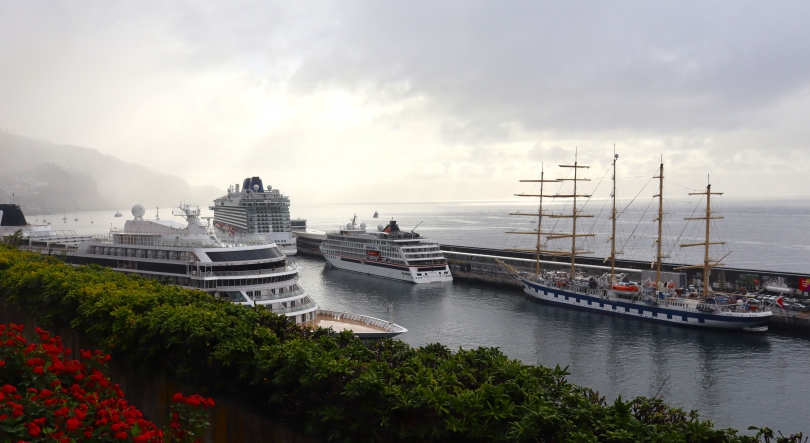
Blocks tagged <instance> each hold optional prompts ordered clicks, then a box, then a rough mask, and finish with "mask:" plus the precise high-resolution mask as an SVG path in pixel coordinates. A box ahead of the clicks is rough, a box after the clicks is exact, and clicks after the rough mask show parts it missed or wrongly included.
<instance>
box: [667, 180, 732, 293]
mask: <svg viewBox="0 0 810 443" xmlns="http://www.w3.org/2000/svg"><path fill="white" fill-rule="evenodd" d="M689 195H705V196H706V215H705V216H703V217H687V218H684V220H704V221H705V222H706V241H703V242H700V243H686V244H682V245H681V247H682V248H686V247H690V246H703V247H704V250H703V264H702V265H696V266H684V267H680V268H677V269H676V270H683V269H698V268H703V296H704V297H706V296H707V295H708V293H709V274H711V269H712V268H713V267H715V266H718V265H721V264H722V263H720V261H721V260H723V258H726V257H727V256H728V254H731V252H729V253H728V254H726V255H725V256H723V258H721V259H720V260H712V259H710V258H709V247H710V246H711V245H724V244H726V242H720V241H718V242H713V241H711V240H710V235H709V227H710V225H711V221H712V220H714V219H719V218H723V217H712V195H723V193H722V192H712V185H711V183H709V184H708V185H706V192H690V193H689ZM712 262H714V263H712Z"/></svg>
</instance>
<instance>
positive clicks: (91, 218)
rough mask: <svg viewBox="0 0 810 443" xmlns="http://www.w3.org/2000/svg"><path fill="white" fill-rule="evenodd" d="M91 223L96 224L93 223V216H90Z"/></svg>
mask: <svg viewBox="0 0 810 443" xmlns="http://www.w3.org/2000/svg"><path fill="white" fill-rule="evenodd" d="M90 223H95V222H94V221H93V216H92V215H91V216H90Z"/></svg>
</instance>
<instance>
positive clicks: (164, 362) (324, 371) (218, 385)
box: [0, 247, 802, 442]
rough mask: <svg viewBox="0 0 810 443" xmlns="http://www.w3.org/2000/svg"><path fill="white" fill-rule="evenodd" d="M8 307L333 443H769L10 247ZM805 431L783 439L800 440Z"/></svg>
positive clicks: (515, 368) (462, 355)
mask: <svg viewBox="0 0 810 443" xmlns="http://www.w3.org/2000/svg"><path fill="white" fill-rule="evenodd" d="M0 298H4V299H6V300H9V301H13V302H16V303H19V304H21V305H22V306H24V307H25V308H26V309H28V310H29V311H30V312H31V313H33V314H34V315H36V316H37V317H38V318H39V319H40V320H41V321H43V322H46V321H47V322H50V323H63V324H69V325H70V326H71V327H73V328H74V329H76V330H79V331H81V332H83V333H85V334H87V335H88V336H89V338H91V339H92V340H94V341H95V342H96V343H98V344H99V345H101V346H102V348H103V349H105V350H108V351H109V352H111V353H113V355H115V356H116V357H117V358H125V359H127V361H129V362H132V363H133V364H136V365H141V366H145V367H150V368H152V369H157V370H163V371H165V372H166V373H168V374H169V375H172V376H176V377H179V378H182V379H185V380H189V381H191V382H193V383H195V384H196V385H197V386H198V387H199V388H200V389H201V390H203V391H205V392H207V391H222V392H230V393H232V394H234V395H236V396H238V397H239V398H242V399H244V400H247V401H249V402H252V403H253V404H254V405H256V406H259V407H265V408H266V407H270V408H272V409H273V411H274V415H276V416H281V417H284V418H285V419H286V420H288V421H289V422H290V423H292V424H293V425H294V426H297V427H300V428H304V429H306V430H307V431H308V432H310V433H313V434H316V435H320V436H324V437H326V438H327V439H328V440H329V441H352V442H354V441H415V440H421V441H463V442H479V441H480V442H484V441H491V442H500V441H514V442H522V441H526V442H537V441H542V442H552V441H571V442H573V441H583V442H584V441H616V442H618V441H672V442H697V441H717V442H753V441H759V440H760V437H761V438H764V439H765V440H766V441H768V440H769V439H770V438H772V434H773V432H772V431H770V430H768V429H763V430H761V431H760V434H759V435H758V436H757V437H746V436H740V435H738V434H737V431H735V430H732V429H725V430H723V429H715V428H714V426H713V424H712V423H711V422H710V421H706V420H700V419H699V417H698V415H697V413H696V412H694V411H692V412H688V413H687V412H685V411H683V410H681V409H677V408H670V407H668V406H667V405H666V404H664V403H663V401H662V400H661V399H659V398H652V399H650V398H643V397H639V398H636V399H633V400H631V401H624V400H622V399H621V398H619V399H617V400H616V401H614V402H612V403H606V402H605V400H604V398H603V397H601V396H600V395H599V394H598V393H597V392H594V391H593V390H591V389H588V388H584V387H579V386H576V385H572V384H570V383H569V382H568V381H567V380H566V375H567V373H566V371H565V370H564V369H561V368H559V367H557V368H546V367H543V366H532V365H524V364H522V363H521V362H520V361H517V360H511V359H509V358H508V357H506V356H505V355H504V354H503V353H502V352H501V351H500V350H499V349H497V348H484V347H481V348H477V349H470V350H461V349H460V350H458V351H456V352H452V351H450V350H449V349H448V348H446V347H445V346H443V345H441V344H431V345H427V346H424V347H421V348H412V347H410V346H408V345H406V344H405V343H402V342H401V341H399V340H391V339H384V340H377V341H368V342H364V341H361V340H360V339H358V338H356V337H354V336H353V335H351V334H350V333H348V332H343V333H340V334H336V335H335V334H331V331H324V330H322V329H318V330H311V329H303V328H301V327H299V326H297V325H296V324H294V322H292V321H291V320H290V319H288V318H286V317H284V316H277V315H274V314H273V313H271V312H270V311H268V310H265V309H253V308H246V307H243V306H239V305H235V304H231V303H227V302H224V301H221V300H216V299H214V298H212V297H210V296H208V295H207V294H205V293H203V292H200V291H193V290H187V289H183V288H180V287H176V286H170V285H165V284H161V283H158V282H155V281H151V280H146V279H143V278H140V277H137V276H132V275H125V274H120V273H115V272H113V271H111V270H108V269H103V268H99V267H95V266H81V267H72V266H69V265H65V264H62V263H59V262H58V261H57V260H54V259H51V258H47V257H43V256H39V255H36V254H31V253H25V252H20V251H17V250H14V249H11V248H8V247H0ZM801 438H802V437H801V435H797V436H790V437H779V438H778V439H777V440H778V441H784V442H788V441H789V442H798V441H801Z"/></svg>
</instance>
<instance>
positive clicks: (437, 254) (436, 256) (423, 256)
mask: <svg viewBox="0 0 810 443" xmlns="http://www.w3.org/2000/svg"><path fill="white" fill-rule="evenodd" d="M405 257H406V258H434V257H435V258H444V256H443V255H442V254H441V252H437V253H435V254H413V253H405Z"/></svg>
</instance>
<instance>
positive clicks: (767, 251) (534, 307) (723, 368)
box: [28, 199, 810, 433]
mask: <svg viewBox="0 0 810 443" xmlns="http://www.w3.org/2000/svg"><path fill="white" fill-rule="evenodd" d="M718 200H719V201H718V202H717V204H715V202H714V201H713V205H712V206H713V208H714V209H715V210H717V211H719V212H721V213H722V215H724V216H725V219H724V220H723V221H722V223H721V224H718V226H717V227H716V229H715V231H716V232H717V233H718V234H721V236H720V237H721V239H722V240H725V241H727V242H728V243H727V245H725V247H726V248H727V249H728V250H730V251H733V253H732V255H731V256H729V257H730V258H729V259H728V260H724V261H725V262H726V263H727V265H728V266H734V267H738V268H749V269H762V270H774V271H786V272H800V273H801V272H804V273H808V276H810V242H808V238H807V228H808V226H810V211H808V209H810V201H808V200H785V201H768V202H756V201H731V200H728V201H722V200H720V199H718ZM698 204H699V202H697V201H684V202H681V203H679V205H680V206H677V205H674V204H673V205H672V206H674V208H673V209H670V210H669V212H670V214H668V216H667V217H668V218H669V219H672V220H673V223H672V224H671V227H668V228H667V230H666V233H667V236H668V237H667V240H665V244H666V243H667V242H669V243H670V244H676V243H677V242H678V241H681V242H686V241H691V240H692V239H693V238H699V235H700V232H699V229H698V230H697V231H695V230H691V228H690V227H689V226H687V225H684V224H682V223H679V222H677V219H682V218H683V217H684V216H690V215H691V214H692V212H693V211H694V210H695V209H694V208H695V207H697V205H698ZM601 205H602V203H601V202H600V203H599V205H596V204H594V208H592V210H594V209H595V210H594V211H593V212H597V213H598V212H600V208H601ZM597 206H598V207H597ZM532 207H533V206H532V205H531V204H527V203H522V202H492V203H485V202H484V203H427V204H424V203H409V204H362V205H361V204H326V205H304V204H296V203H295V201H294V200H293V205H292V209H291V212H292V215H293V217H294V218H295V217H301V218H306V219H308V225H309V227H310V228H313V229H320V230H335V229H337V228H338V226H339V225H345V224H346V222H347V221H348V220H349V219H350V218H351V216H352V215H353V214H355V213H356V214H358V222H360V221H362V222H365V223H367V224H368V225H369V229H374V228H375V226H376V225H377V224H379V223H386V222H387V221H388V220H390V219H391V218H393V219H395V220H397V222H398V224H399V225H400V226H401V227H402V228H403V229H407V230H410V229H411V228H412V227H413V226H416V225H417V224H418V223H420V222H423V224H422V225H421V226H419V228H417V231H418V232H420V233H421V234H422V235H424V236H426V237H428V238H431V239H433V240H437V241H439V242H440V243H444V244H457V245H469V246H481V247H491V248H508V247H531V242H532V241H533V240H532V238H526V237H531V236H510V235H507V234H504V232H505V231H507V230H512V229H525V228H527V227H529V228H530V227H531V225H530V223H531V221H530V220H526V219H529V218H530V217H522V220H521V217H509V215H508V213H509V212H515V211H517V210H525V211H530V210H531V209H532ZM645 208H646V206H645V205H641V208H640V209H638V210H635V209H634V210H627V211H625V215H626V217H625V221H623V222H622V223H623V224H622V228H621V230H620V231H621V232H623V233H624V234H625V237H627V238H629V239H630V240H629V241H626V242H624V243H623V247H624V252H625V255H624V258H637V259H648V258H651V257H652V256H651V253H652V248H651V244H652V242H651V238H653V237H654V235H655V234H654V231H652V228H653V223H652V217H651V214H650V213H649V212H648V211H647V210H646V209H645ZM535 209H536V208H535ZM374 211H378V212H379V214H380V217H379V218H378V219H373V218H372V214H373V213H374ZM114 212H115V211H114V210H107V211H93V212H79V213H78V214H71V213H67V214H65V217H66V218H67V219H68V220H67V223H62V220H61V219H62V217H63V215H62V214H58V215H47V216H46V217H48V218H49V221H50V222H52V227H53V229H61V228H64V229H71V230H74V231H76V232H77V233H81V234H98V233H104V232H105V231H106V230H108V229H109V227H110V226H111V225H112V226H114V227H122V226H123V223H124V221H125V220H126V219H128V218H131V215H130V214H129V210H124V209H122V210H121V212H122V213H123V214H124V217H122V218H113V214H114ZM154 214H155V210H154V209H150V210H148V211H147V216H149V217H153V216H154ZM91 215H92V217H93V220H94V221H95V223H94V224H90V223H89V221H90V216H91ZM204 215H205V214H204ZM170 217H171V216H170V214H169V211H164V210H163V209H161V218H167V219H168V218H170ZM647 217H650V219H649V220H646V218H647ZM28 218H30V219H32V220H31V221H33V220H34V219H40V220H41V219H42V216H41V215H40V216H36V215H28ZM74 218H79V222H74V221H73V220H74ZM515 219H517V220H515ZM178 221H179V220H178ZM606 229H607V223H606V222H603V221H596V222H595V223H594V224H593V225H592V231H593V232H595V233H597V234H601V233H603V232H606ZM620 236H621V234H620ZM606 238H607V237H606V236H602V237H601V238H599V237H596V238H595V239H594V240H593V241H592V243H591V245H589V246H588V247H591V248H593V249H591V250H592V251H594V252H596V253H597V254H600V252H603V251H604V250H605V249H604V243H605V239H606ZM600 248H601V249H600ZM670 249H671V251H672V256H673V259H672V261H679V262H687V261H690V260H691V259H692V257H691V256H688V255H679V254H685V253H682V252H681V251H680V250H679V249H677V248H674V247H672V248H670ZM602 255H604V254H602ZM731 257H733V259H732V258H731ZM295 260H296V261H297V263H298V264H299V266H300V269H301V280H300V284H301V286H302V287H304V288H305V289H306V291H307V292H308V293H309V294H310V295H311V296H312V298H313V299H314V300H315V301H316V302H317V303H318V304H319V305H321V306H322V307H323V308H325V309H334V310H340V311H349V312H356V313H359V314H365V315H370V316H374V317H378V318H386V319H387V318H388V315H389V314H388V313H387V305H388V303H389V302H391V301H393V302H394V321H395V322H396V323H398V324H401V325H403V326H405V327H406V328H408V330H409V332H407V333H406V334H403V335H402V336H401V337H400V338H401V339H402V340H403V341H405V342H407V343H409V344H410V345H413V346H421V345H424V344H427V343H435V342H439V343H442V344H444V345H446V346H448V347H450V348H452V349H456V348H458V347H463V348H472V347H477V346H493V347H499V348H500V349H501V350H502V351H503V352H504V353H505V354H506V355H508V356H509V357H511V358H514V359H518V360H521V361H523V362H524V363H528V364H542V365H547V366H556V365H560V366H562V367H565V366H567V367H568V371H569V372H570V374H571V375H570V377H569V379H570V380H571V381H572V382H573V383H577V384H580V385H583V386H588V387H591V388H593V389H594V390H596V391H599V392H600V393H601V394H602V395H604V396H606V397H607V398H608V399H613V398H615V397H617V396H619V395H621V396H622V397H623V398H625V399H626V398H630V397H633V396H638V395H644V396H652V395H655V394H656V393H658V395H661V396H663V397H664V399H665V400H666V401H667V402H668V403H669V404H670V405H673V406H678V407H682V408H684V409H687V410H689V409H697V410H698V411H699V412H700V414H701V417H702V418H704V419H710V420H712V421H713V422H714V423H715V424H716V425H717V426H719V427H733V428H737V429H739V430H740V431H741V432H744V433H750V432H751V431H747V428H748V426H751V425H754V426H760V427H761V426H768V427H770V428H772V429H779V430H781V431H782V432H783V433H789V432H797V431H810V401H808V394H807V393H808V392H810V339H808V338H807V337H805V336H802V335H798V334H796V335H792V334H790V333H783V332H768V333H765V334H755V333H742V332H730V331H714V330H703V329H691V328H683V327H676V326H669V325H660V324H655V323H649V322H644V321H638V320H634V319H628V318H621V317H613V316H608V315H603V314H598V313H590V312H584V311H577V310H573V309H569V308H564V307H556V306H549V305H545V304H542V303H539V302H537V301H534V300H532V299H529V298H527V297H525V296H524V295H523V293H522V291H520V290H519V289H517V288H511V287H499V286H494V285H481V284H472V283H467V282H463V281H458V280H457V281H454V282H453V283H446V284H434V285H414V284H410V283H404V282H395V281H389V280H384V279H379V278H373V277H368V276H363V275H358V274H352V273H349V272H345V271H340V270H337V269H331V268H328V267H327V266H326V264H325V262H324V261H323V260H321V259H319V258H311V257H306V256H299V257H297V258H295Z"/></svg>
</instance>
